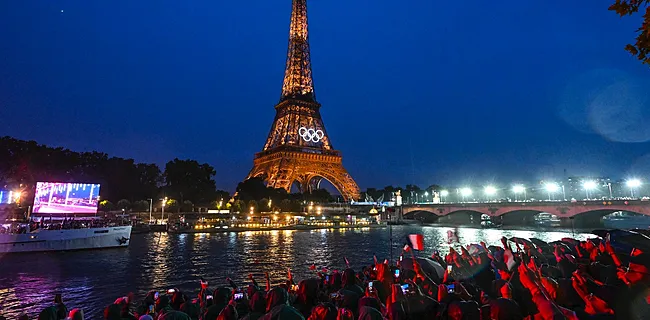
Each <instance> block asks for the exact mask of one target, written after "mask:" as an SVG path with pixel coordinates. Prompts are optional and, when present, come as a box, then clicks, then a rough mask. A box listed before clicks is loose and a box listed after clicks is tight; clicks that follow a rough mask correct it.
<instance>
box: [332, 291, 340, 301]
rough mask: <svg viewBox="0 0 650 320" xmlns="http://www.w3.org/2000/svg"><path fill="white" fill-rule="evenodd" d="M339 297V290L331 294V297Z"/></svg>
mask: <svg viewBox="0 0 650 320" xmlns="http://www.w3.org/2000/svg"><path fill="white" fill-rule="evenodd" d="M338 297H339V294H338V292H334V293H332V294H330V299H338Z"/></svg>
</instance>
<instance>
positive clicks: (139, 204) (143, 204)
mask: <svg viewBox="0 0 650 320" xmlns="http://www.w3.org/2000/svg"><path fill="white" fill-rule="evenodd" d="M132 208H133V210H135V211H149V201H147V200H139V201H136V202H134V203H133V206H132Z"/></svg>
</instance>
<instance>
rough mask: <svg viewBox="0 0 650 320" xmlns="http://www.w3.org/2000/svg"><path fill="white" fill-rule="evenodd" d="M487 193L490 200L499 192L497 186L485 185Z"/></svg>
mask: <svg viewBox="0 0 650 320" xmlns="http://www.w3.org/2000/svg"><path fill="white" fill-rule="evenodd" d="M484 191H485V195H486V196H488V201H489V200H490V197H492V196H494V195H495V194H497V188H495V187H494V186H487V187H485V190H484Z"/></svg>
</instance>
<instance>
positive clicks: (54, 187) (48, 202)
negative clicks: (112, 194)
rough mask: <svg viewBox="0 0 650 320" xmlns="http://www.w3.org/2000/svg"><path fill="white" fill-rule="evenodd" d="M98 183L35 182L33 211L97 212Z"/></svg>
mask: <svg viewBox="0 0 650 320" xmlns="http://www.w3.org/2000/svg"><path fill="white" fill-rule="evenodd" d="M98 201H99V184H93V183H74V182H73V183H60V182H37V183H36V193H35V195H34V211H33V212H34V213H86V214H89V213H97V202H98Z"/></svg>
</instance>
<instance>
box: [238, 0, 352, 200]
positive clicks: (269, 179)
mask: <svg viewBox="0 0 650 320" xmlns="http://www.w3.org/2000/svg"><path fill="white" fill-rule="evenodd" d="M320 106H321V105H320V104H319V103H318V102H317V101H316V95H315V93H314V82H313V78H312V72H311V58H310V54H309V33H308V32H307V1H306V0H293V8H292V11H291V26H290V31H289V49H288V52H287V62H286V69H285V72H284V82H283V84H282V95H281V96H280V102H279V103H278V104H277V105H276V106H275V110H276V115H275V119H274V120H273V125H272V126H271V131H270V132H269V135H268V137H267V139H266V143H265V144H264V148H263V149H262V151H261V152H259V153H257V154H255V160H254V165H253V169H252V170H251V171H250V173H249V174H248V177H247V179H250V178H253V177H264V180H265V181H266V183H267V185H268V186H271V187H274V188H283V189H285V190H287V192H289V191H290V190H291V185H292V184H293V183H294V182H298V184H299V185H300V190H301V191H302V192H308V191H310V190H314V189H317V188H318V187H319V185H320V182H321V181H322V179H326V180H327V181H329V182H330V183H332V184H333V185H334V186H335V187H336V188H337V189H338V191H339V192H340V193H341V195H342V196H343V198H344V199H345V200H346V201H350V200H354V199H358V198H359V187H358V186H357V184H356V182H354V180H353V179H352V177H351V176H350V175H349V174H348V172H347V171H346V170H345V168H343V163H342V157H341V153H340V152H339V151H336V150H334V149H333V148H332V144H331V142H330V140H329V136H328V135H327V131H326V130H325V126H324V125H323V120H322V119H321V115H320V111H319V109H320Z"/></svg>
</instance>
